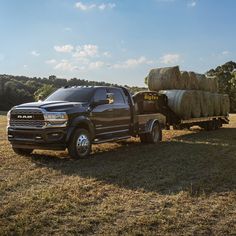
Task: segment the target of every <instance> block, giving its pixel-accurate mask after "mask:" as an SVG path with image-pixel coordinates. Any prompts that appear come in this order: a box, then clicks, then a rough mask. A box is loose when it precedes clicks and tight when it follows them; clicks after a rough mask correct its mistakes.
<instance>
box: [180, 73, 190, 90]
mask: <svg viewBox="0 0 236 236" xmlns="http://www.w3.org/2000/svg"><path fill="white" fill-rule="evenodd" d="M181 89H191V84H190V78H189V73H188V72H187V71H181Z"/></svg>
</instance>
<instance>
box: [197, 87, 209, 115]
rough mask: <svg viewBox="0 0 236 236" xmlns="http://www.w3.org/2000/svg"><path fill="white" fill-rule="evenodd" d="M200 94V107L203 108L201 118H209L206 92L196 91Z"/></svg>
mask: <svg viewBox="0 0 236 236" xmlns="http://www.w3.org/2000/svg"><path fill="white" fill-rule="evenodd" d="M196 93H198V97H199V99H200V107H201V117H207V116H208V115H209V112H208V103H207V102H206V99H205V92H204V91H196Z"/></svg>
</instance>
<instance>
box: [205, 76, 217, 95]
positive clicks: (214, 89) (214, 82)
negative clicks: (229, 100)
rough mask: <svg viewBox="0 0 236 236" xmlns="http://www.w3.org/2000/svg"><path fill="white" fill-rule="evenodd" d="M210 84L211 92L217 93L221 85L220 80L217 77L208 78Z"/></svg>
mask: <svg viewBox="0 0 236 236" xmlns="http://www.w3.org/2000/svg"><path fill="white" fill-rule="evenodd" d="M207 78H208V80H209V83H210V84H211V91H210V92H212V93H217V92H218V88H219V84H218V79H217V77H215V76H207Z"/></svg>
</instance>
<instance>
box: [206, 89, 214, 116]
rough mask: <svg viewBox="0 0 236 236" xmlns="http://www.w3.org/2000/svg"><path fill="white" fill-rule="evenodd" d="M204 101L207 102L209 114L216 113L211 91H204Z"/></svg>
mask: <svg viewBox="0 0 236 236" xmlns="http://www.w3.org/2000/svg"><path fill="white" fill-rule="evenodd" d="M203 101H204V103H205V104H206V108H207V113H208V116H213V115H214V102H213V97H212V94H211V93H210V92H203Z"/></svg>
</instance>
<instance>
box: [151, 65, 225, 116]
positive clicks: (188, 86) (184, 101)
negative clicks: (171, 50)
mask: <svg viewBox="0 0 236 236" xmlns="http://www.w3.org/2000/svg"><path fill="white" fill-rule="evenodd" d="M147 83H148V88H149V89H150V90H154V91H158V92H160V93H162V94H165V95H166V96H167V97H168V104H169V106H170V108H171V109H172V110H173V111H174V112H175V113H176V114H177V115H178V116H179V117H181V118H183V119H189V118H198V117H207V116H219V115H227V114H228V113H229V97H228V95H223V94H218V93H217V91H218V81H217V79H216V78H215V77H206V76H205V75H202V74H196V73H194V72H187V71H182V72H180V70H179V67H178V66H175V67H166V68H157V69H152V70H151V71H150V73H149V75H148V76H147Z"/></svg>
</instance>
